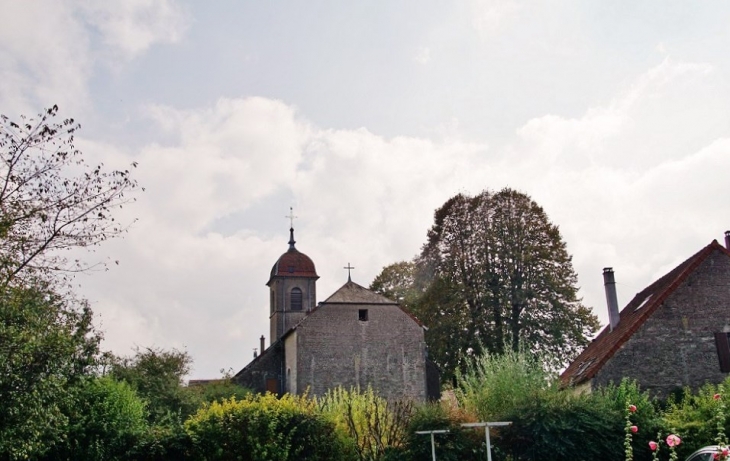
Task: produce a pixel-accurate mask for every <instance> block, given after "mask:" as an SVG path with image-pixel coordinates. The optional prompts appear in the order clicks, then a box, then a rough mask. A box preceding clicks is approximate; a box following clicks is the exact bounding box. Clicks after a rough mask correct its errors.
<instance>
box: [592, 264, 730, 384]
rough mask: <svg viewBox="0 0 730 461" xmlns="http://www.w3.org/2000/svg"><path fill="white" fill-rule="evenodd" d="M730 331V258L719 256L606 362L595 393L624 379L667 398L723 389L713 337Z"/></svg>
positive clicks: (701, 267) (685, 283) (672, 297)
mask: <svg viewBox="0 0 730 461" xmlns="http://www.w3.org/2000/svg"><path fill="white" fill-rule="evenodd" d="M729 328H730V258H728V257H727V255H725V254H722V253H720V252H719V251H715V252H714V253H713V254H712V255H710V256H709V257H708V258H707V259H706V260H705V261H704V263H703V264H702V265H701V266H700V267H699V268H698V269H697V270H696V271H694V272H693V273H692V274H691V275H690V276H689V277H688V278H687V279H686V280H685V281H684V283H683V284H682V285H681V286H680V287H678V288H677V289H676V290H675V291H674V293H673V294H672V295H671V296H669V297H668V298H667V299H666V301H664V303H663V304H662V305H661V306H659V308H658V309H657V310H656V311H655V312H654V314H653V315H652V316H651V317H650V318H648V319H647V320H646V321H645V322H644V324H643V325H642V326H641V327H640V328H639V329H638V330H637V331H636V333H634V334H633V336H632V337H631V338H630V339H629V340H628V341H627V342H626V343H625V344H624V345H623V346H622V347H621V349H619V350H618V351H617V352H616V353H615V354H614V355H613V357H612V358H611V359H610V360H609V361H608V362H606V364H605V365H604V366H603V367H602V369H601V371H600V372H599V373H598V374H597V375H596V377H595V378H594V381H593V387H595V386H596V385H598V386H603V385H606V384H607V383H609V382H611V381H613V382H614V383H618V382H620V381H621V379H622V378H624V377H629V378H632V379H636V380H637V381H638V382H639V384H640V385H641V387H642V389H648V390H651V391H652V393H653V394H655V395H660V396H661V395H663V396H666V395H667V394H669V393H670V392H672V391H674V390H676V389H679V388H681V387H683V386H690V387H692V388H695V389H696V388H698V387H700V386H702V385H703V384H704V383H706V382H711V383H719V382H721V381H723V380H724V379H725V378H726V377H727V374H726V373H722V372H720V365H719V358H718V354H717V349H716V346H715V339H714V333H715V332H722V331H728V329H729Z"/></svg>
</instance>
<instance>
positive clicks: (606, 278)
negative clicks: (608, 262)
mask: <svg viewBox="0 0 730 461" xmlns="http://www.w3.org/2000/svg"><path fill="white" fill-rule="evenodd" d="M603 287H604V288H605V289H606V304H608V325H609V327H610V329H611V330H610V331H613V329H614V328H616V325H618V321H619V314H618V297H617V296H616V280H615V279H614V276H613V268H612V267H605V268H604V269H603Z"/></svg>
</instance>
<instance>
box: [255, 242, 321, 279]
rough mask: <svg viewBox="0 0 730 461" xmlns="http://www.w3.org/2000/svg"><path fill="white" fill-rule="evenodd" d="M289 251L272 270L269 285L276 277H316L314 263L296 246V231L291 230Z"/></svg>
mask: <svg viewBox="0 0 730 461" xmlns="http://www.w3.org/2000/svg"><path fill="white" fill-rule="evenodd" d="M289 232H290V237H289V250H288V251H287V252H286V253H284V254H283V255H281V256H280V257H279V259H278V260H277V261H276V263H275V264H274V267H272V268H271V275H270V276H269V281H268V282H267V285H268V284H269V283H271V279H272V278H274V277H277V276H278V277H316V278H319V276H318V275H317V271H316V270H315V268H314V262H312V260H311V259H310V258H309V256H307V255H305V254H304V253H302V252H300V251H299V250H297V249H296V247H295V246H294V244H295V243H296V242H295V241H294V229H289Z"/></svg>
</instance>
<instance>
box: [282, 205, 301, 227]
mask: <svg viewBox="0 0 730 461" xmlns="http://www.w3.org/2000/svg"><path fill="white" fill-rule="evenodd" d="M284 217H285V218H289V227H291V228H292V229H294V219H295V218H298V217H299V216H294V207H289V216H284Z"/></svg>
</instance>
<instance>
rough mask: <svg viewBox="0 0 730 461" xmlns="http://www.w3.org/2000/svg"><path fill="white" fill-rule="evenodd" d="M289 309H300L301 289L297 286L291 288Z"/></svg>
mask: <svg viewBox="0 0 730 461" xmlns="http://www.w3.org/2000/svg"><path fill="white" fill-rule="evenodd" d="M289 309H291V310H293V311H300V310H302V290H301V289H299V288H292V290H291V297H290V298H289Z"/></svg>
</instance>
